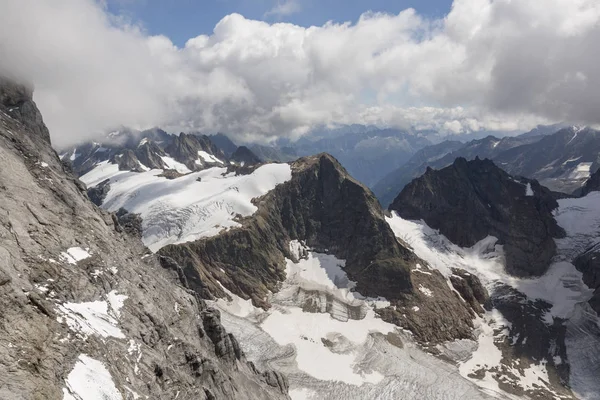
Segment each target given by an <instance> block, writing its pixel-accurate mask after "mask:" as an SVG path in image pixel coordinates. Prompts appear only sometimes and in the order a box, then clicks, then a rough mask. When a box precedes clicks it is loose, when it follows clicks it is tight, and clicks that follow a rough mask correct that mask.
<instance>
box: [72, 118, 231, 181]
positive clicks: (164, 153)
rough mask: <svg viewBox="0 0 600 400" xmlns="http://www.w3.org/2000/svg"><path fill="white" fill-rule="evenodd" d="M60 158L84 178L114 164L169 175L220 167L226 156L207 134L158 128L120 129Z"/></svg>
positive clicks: (225, 161) (138, 170) (82, 145)
mask: <svg viewBox="0 0 600 400" xmlns="http://www.w3.org/2000/svg"><path fill="white" fill-rule="evenodd" d="M61 159H62V160H63V161H65V162H68V163H69V164H71V166H72V168H73V170H74V172H75V173H76V174H77V175H79V176H82V175H85V174H86V173H88V172H89V171H91V170H92V169H94V168H95V167H96V166H98V165H99V164H101V163H109V164H116V165H118V166H119V170H120V171H134V172H143V171H147V170H151V169H162V170H165V171H169V174H170V175H171V176H175V175H177V174H186V173H189V172H191V171H200V170H203V169H206V168H210V167H212V166H217V165H220V166H223V165H225V164H226V163H227V157H226V156H225V155H224V154H223V152H222V151H221V150H220V149H219V148H218V147H217V146H216V145H215V144H214V143H213V142H212V141H211V140H210V138H209V137H208V136H206V135H199V134H187V133H181V134H179V135H169V134H168V133H166V132H165V131H163V130H161V129H159V128H153V129H149V130H146V131H141V132H140V131H135V130H131V129H125V128H122V129H120V130H117V131H114V132H111V133H109V134H107V135H106V137H105V138H104V139H103V140H100V142H89V143H84V144H80V145H77V146H74V147H72V148H70V149H67V150H65V151H63V152H62V154H61Z"/></svg>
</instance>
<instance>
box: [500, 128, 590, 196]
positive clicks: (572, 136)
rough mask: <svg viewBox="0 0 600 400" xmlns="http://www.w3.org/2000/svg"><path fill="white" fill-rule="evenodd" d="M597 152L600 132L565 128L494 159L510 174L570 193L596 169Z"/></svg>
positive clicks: (588, 129)
mask: <svg viewBox="0 0 600 400" xmlns="http://www.w3.org/2000/svg"><path fill="white" fill-rule="evenodd" d="M599 153H600V131H597V130H595V129H591V128H579V127H569V128H565V129H561V130H560V131H558V132H556V133H554V134H552V135H548V136H544V137H542V139H541V140H540V141H538V142H536V143H531V144H528V145H523V146H519V147H517V148H513V149H510V150H507V151H505V152H503V153H501V154H498V155H497V156H496V157H495V158H494V161H495V162H496V163H497V164H498V165H499V166H501V167H502V168H505V169H506V171H508V172H509V173H511V174H517V175H522V176H527V177H529V178H533V179H537V180H538V181H540V183H542V184H543V185H544V186H547V187H548V188H549V189H551V190H555V191H558V192H563V193H572V192H573V191H575V190H576V189H578V188H580V187H581V186H583V184H584V183H585V181H586V180H587V179H588V178H589V177H590V174H592V173H594V172H596V170H597V169H598V167H599V166H600V164H598V162H599V160H598V154H599Z"/></svg>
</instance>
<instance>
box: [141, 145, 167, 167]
mask: <svg viewBox="0 0 600 400" xmlns="http://www.w3.org/2000/svg"><path fill="white" fill-rule="evenodd" d="M135 155H136V157H137V159H138V160H139V161H140V162H141V163H142V164H144V166H146V167H147V168H150V169H163V168H166V167H167V166H166V164H165V162H164V161H163V160H162V158H161V157H164V156H165V155H166V154H165V152H164V151H163V149H161V148H160V147H159V146H158V145H157V144H156V143H154V142H153V141H152V140H149V139H146V138H144V139H142V142H140V144H139V145H138V146H137V148H136V149H135Z"/></svg>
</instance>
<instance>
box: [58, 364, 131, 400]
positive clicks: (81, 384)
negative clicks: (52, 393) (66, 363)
mask: <svg viewBox="0 0 600 400" xmlns="http://www.w3.org/2000/svg"><path fill="white" fill-rule="evenodd" d="M65 383H66V386H67V387H66V388H64V389H63V395H64V397H63V399H64V400H71V399H73V400H122V399H123V397H122V396H121V393H120V392H119V390H118V389H117V388H116V386H115V383H114V382H113V379H112V376H111V375H110V372H108V369H106V366H105V365H104V364H103V363H102V362H100V361H98V360H95V359H93V358H91V357H89V356H87V355H85V354H80V355H79V359H78V361H77V362H76V363H75V366H74V367H73V370H72V371H71V372H70V373H69V375H68V376H67V379H66V381H65Z"/></svg>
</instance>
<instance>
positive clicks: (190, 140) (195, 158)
mask: <svg viewBox="0 0 600 400" xmlns="http://www.w3.org/2000/svg"><path fill="white" fill-rule="evenodd" d="M165 151H166V152H167V153H169V154H170V155H171V157H173V158H174V159H175V160H177V161H179V162H180V163H182V164H185V165H186V166H187V167H188V168H190V169H191V170H194V169H197V168H198V166H203V165H204V164H205V163H207V161H206V160H204V159H203V158H202V157H199V155H198V152H199V151H204V152H206V153H208V154H210V155H213V156H215V157H216V158H217V159H219V160H225V155H224V154H223V152H222V151H221V150H220V149H219V148H218V147H217V146H216V145H215V144H214V143H213V142H212V141H211V140H210V138H209V137H208V136H206V135H194V134H188V133H183V132H182V133H180V134H179V136H174V137H173V139H172V140H171V143H170V144H169V145H168V146H167V147H166V148H165ZM208 163H209V164H210V162H208ZM213 164H214V163H213Z"/></svg>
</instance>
